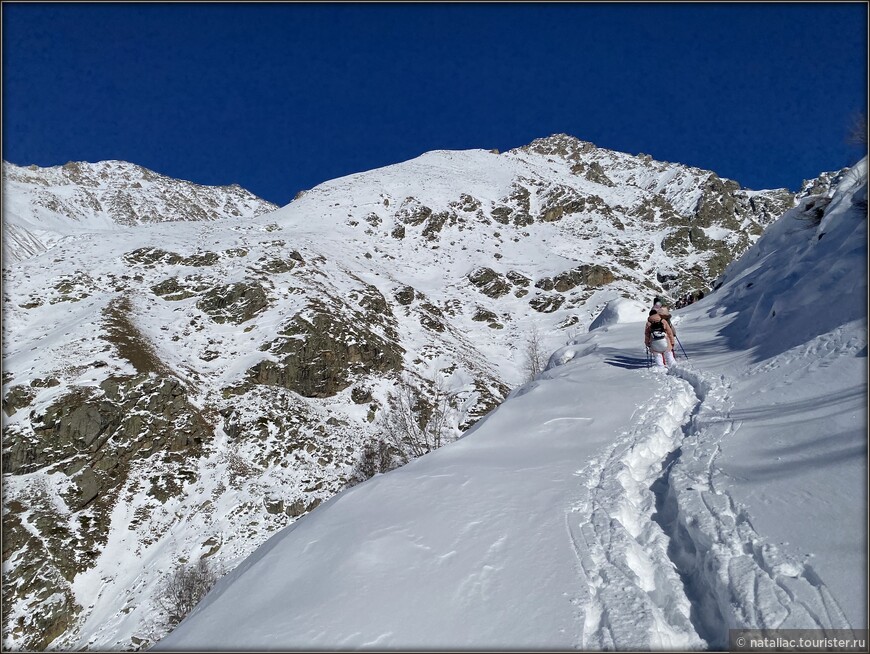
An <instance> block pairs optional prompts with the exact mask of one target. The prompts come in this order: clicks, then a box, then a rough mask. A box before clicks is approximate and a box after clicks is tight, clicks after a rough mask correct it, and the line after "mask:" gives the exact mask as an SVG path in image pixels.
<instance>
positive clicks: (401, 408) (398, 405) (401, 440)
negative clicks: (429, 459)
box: [380, 375, 453, 463]
mask: <svg viewBox="0 0 870 654" xmlns="http://www.w3.org/2000/svg"><path fill="white" fill-rule="evenodd" d="M430 385H431V389H429V392H428V393H426V394H425V395H424V393H423V392H422V391H420V390H418V389H417V388H415V387H414V385H413V383H412V382H411V379H410V377H409V376H408V375H403V376H402V377H400V378H399V381H398V383H397V384H396V392H395V394H394V395H393V397H392V398H391V401H390V406H389V407H387V408H386V410H385V411H384V413H383V414H382V418H381V422H380V426H381V429H382V430H383V434H384V441H385V443H386V444H387V446H389V447H391V448H392V449H393V450H394V452H395V453H396V455H397V456H398V457H399V458H400V459H402V463H407V462H408V461H410V460H411V459H415V458H417V457H418V456H422V455H424V454H426V453H428V452H431V451H432V450H436V449H438V448H439V447H441V446H442V445H443V444H444V442H445V440H446V437H447V435H448V433H449V427H450V425H449V419H450V412H451V408H452V401H453V396H452V395H451V394H450V393H448V392H447V391H446V389H445V388H444V385H443V383H442V382H440V381H438V382H430Z"/></svg>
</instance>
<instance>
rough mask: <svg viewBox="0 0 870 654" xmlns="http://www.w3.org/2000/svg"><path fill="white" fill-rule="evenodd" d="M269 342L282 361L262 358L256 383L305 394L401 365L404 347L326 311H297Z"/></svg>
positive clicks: (320, 393) (326, 392)
mask: <svg viewBox="0 0 870 654" xmlns="http://www.w3.org/2000/svg"><path fill="white" fill-rule="evenodd" d="M280 335H281V336H282V337H284V338H281V339H278V340H276V341H273V342H272V343H270V344H269V345H268V351H269V352H270V353H272V354H274V355H276V356H278V357H279V359H278V361H277V362H275V361H262V362H260V363H258V364H257V365H256V366H254V367H253V368H252V369H251V373H250V379H251V381H253V382H254V383H257V384H267V385H271V386H282V387H283V388H287V389H289V390H293V391H296V392H297V393H299V394H300V395H302V396H304V397H330V396H332V395H335V394H336V393H338V392H339V391H342V390H344V389H345V388H347V387H348V386H350V385H351V384H352V383H353V382H354V380H355V379H356V377H357V376H358V375H361V374H366V373H372V372H378V373H385V372H388V371H395V370H399V369H401V365H402V351H401V349H400V348H399V347H397V346H396V345H393V344H391V343H389V342H387V341H386V340H385V339H384V338H382V337H380V336H378V335H377V334H375V333H373V332H372V331H371V330H369V329H366V328H365V327H364V326H362V325H357V324H348V323H346V322H342V321H339V320H337V319H336V318H335V317H334V316H333V315H331V314H329V313H325V312H318V313H315V314H314V315H313V316H311V317H308V318H303V317H300V316H297V317H296V318H294V319H293V320H292V321H291V322H290V323H289V324H288V325H287V326H286V327H285V328H284V329H282V330H281V332H280Z"/></svg>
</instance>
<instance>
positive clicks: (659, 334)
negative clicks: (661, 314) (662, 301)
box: [649, 320, 668, 341]
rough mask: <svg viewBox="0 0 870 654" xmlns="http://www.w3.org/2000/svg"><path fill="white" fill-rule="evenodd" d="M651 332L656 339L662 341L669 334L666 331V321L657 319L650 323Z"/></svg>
mask: <svg viewBox="0 0 870 654" xmlns="http://www.w3.org/2000/svg"><path fill="white" fill-rule="evenodd" d="M649 333H650V336H651V337H652V340H654V341H660V340H661V339H663V338H665V337H666V336H667V335H668V334H667V332H666V331H665V321H664V320H657V321H655V322H651V323H650V327H649Z"/></svg>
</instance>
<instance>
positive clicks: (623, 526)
mask: <svg viewBox="0 0 870 654" xmlns="http://www.w3.org/2000/svg"><path fill="white" fill-rule="evenodd" d="M820 202H821V203H822V204H824V205H825V206H824V208H823V210H822V211H821V214H820V215H817V214H816V212H815V208H816V207H818V206H819V203H820ZM866 248H867V166H866V159H865V160H863V161H862V162H861V163H860V164H859V165H858V166H856V167H855V169H854V170H853V171H851V173H850V174H848V175H846V176H844V177H843V178H842V180H841V181H840V183H839V185H838V186H837V187H836V190H835V192H834V193H833V195H832V196H831V197H827V196H824V197H822V196H810V197H807V198H805V199H804V200H802V201H801V203H800V205H799V206H798V207H796V208H795V209H793V210H791V211H789V212H788V213H787V214H785V215H784V216H783V217H782V218H780V219H779V220H778V221H777V222H776V223H775V224H774V225H773V226H772V227H771V228H770V229H769V230H767V232H766V233H765V235H764V236H763V237H762V238H761V239H760V240H759V242H758V243H757V244H756V246H755V247H754V248H752V249H751V250H750V252H749V253H747V255H745V256H744V257H743V258H741V259H740V261H739V262H737V263H735V264H733V265H732V266H731V267H729V269H728V271H727V272H726V273H725V275H724V278H723V285H722V286H721V288H720V289H719V291H718V292H716V293H713V294H712V295H710V296H708V297H706V298H704V299H703V300H701V301H699V302H697V303H695V304H693V305H692V306H690V307H687V308H685V309H683V310H681V311H678V312H676V314H675V323H676V327H677V334H678V336H679V337H680V339H681V343H682V344H683V346H684V348H685V353H686V354H687V355H688V357H686V356H683V357H681V358H680V360H679V365H678V366H677V367H674V368H671V369H670V370H668V371H667V373H666V374H662V373H660V372H658V371H657V370H655V369H649V368H647V364H646V361H645V359H644V354H643V351H642V349H641V347H640V344H641V334H642V325H643V322H642V321H643V319H644V314H645V311H644V309H645V307H644V305H642V304H639V303H637V302H634V301H631V300H625V299H614V300H611V302H610V303H608V305H607V309H606V310H605V311H604V312H603V316H604V318H603V319H602V320H599V321H596V324H595V329H593V330H592V331H590V332H589V333H587V334H584V335H582V336H579V337H577V338H575V339H574V340H573V341H572V342H571V343H570V344H569V345H568V346H566V347H563V348H561V349H559V350H557V351H556V352H555V353H554V354H553V355H552V357H551V359H550V363H549V366H548V368H547V370H546V371H545V372H544V373H543V374H542V375H540V377H539V378H538V379H536V380H535V381H533V382H531V383H528V384H526V385H523V386H521V387H520V388H518V389H516V390H515V391H514V392H513V393H512V394H511V395H510V397H509V398H508V399H507V401H505V402H504V403H503V404H502V405H501V406H499V407H498V409H496V410H495V411H494V412H493V413H491V414H490V415H489V416H487V417H486V419H485V420H483V421H481V422H479V423H478V424H477V425H476V426H475V427H474V428H473V429H472V430H470V431H469V432H467V433H466V434H465V435H464V437H463V438H462V439H460V440H459V441H457V442H455V443H452V444H449V445H447V446H445V447H444V448H442V449H440V450H438V451H436V452H433V453H431V454H429V455H427V456H425V457H422V458H420V459H417V460H415V461H414V462H412V463H411V464H409V465H407V466H405V467H403V468H400V469H398V470H394V471H391V472H389V473H387V474H384V475H379V476H377V477H375V478H373V479H371V480H369V481H367V482H365V483H363V484H360V485H358V486H356V487H354V488H351V489H349V490H346V491H344V492H342V493H340V494H338V495H337V496H335V497H333V498H332V499H331V500H330V501H329V502H327V503H326V504H325V505H323V506H321V507H319V508H318V509H317V511H315V512H313V513H311V514H310V515H307V516H305V517H304V518H302V519H301V520H299V521H297V522H296V523H294V524H293V525H291V526H290V527H287V528H286V529H284V530H282V531H281V532H280V533H279V534H277V535H276V536H274V537H272V538H271V539H269V540H268V541H267V542H266V543H265V544H264V545H263V546H261V547H260V548H259V549H258V550H257V551H256V552H254V553H253V554H252V555H251V556H250V557H248V558H247V559H246V560H245V561H244V562H243V563H242V564H241V565H240V566H238V567H237V568H236V569H235V570H234V571H233V572H231V573H230V574H229V575H227V576H226V577H225V578H224V579H223V580H222V581H220V582H219V583H218V585H217V587H216V588H215V589H214V590H213V591H212V592H211V593H210V594H209V595H208V596H207V597H206V599H205V600H204V601H203V602H202V603H201V604H200V605H199V606H198V607H197V608H196V609H195V610H194V611H193V613H192V614H191V615H190V616H189V617H188V618H187V619H186V620H185V621H184V622H183V623H182V624H181V625H180V626H179V627H178V629H176V630H175V631H174V632H173V633H171V634H170V635H169V636H168V637H167V638H165V639H164V640H163V641H162V642H161V643H159V644H158V646H157V647H156V649H157V650H163V649H168V650H171V649H176V650H178V649H194V648H195V649H206V650H207V649H218V648H223V649H260V650H272V649H294V648H302V649H306V648H316V649H320V648H326V649H333V648H336V649H357V648H377V649H393V648H396V649H446V650H450V649H466V650H467V649H477V648H485V649H490V648H492V649H497V650H501V649H511V648H520V649H524V648H532V649H565V650H567V649H574V648H578V649H587V650H588V649H592V650H597V649H607V650H614V649H615V650H648V649H678V650H679V649H695V648H706V647H711V648H714V649H722V648H726V649H727V648H728V647H729V645H730V646H731V647H733V646H734V645H733V643H729V641H728V629H729V628H759V629H761V628H807V629H808V628H816V629H831V628H843V629H845V628H850V627H851V628H861V629H866V628H867V576H866V571H867V541H866V523H865V520H866V515H867V495H866V479H867V459H866V456H867V443H866V431H865V430H866V406H867V382H866V367H867V305H866V297H867V284H866V275H867V249H866ZM832 298H836V300H835V301H832ZM821 308H823V309H824V310H820V309H821ZM864 633H865V634H866V631H865V632H864Z"/></svg>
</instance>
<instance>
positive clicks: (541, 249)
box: [2, 135, 823, 649]
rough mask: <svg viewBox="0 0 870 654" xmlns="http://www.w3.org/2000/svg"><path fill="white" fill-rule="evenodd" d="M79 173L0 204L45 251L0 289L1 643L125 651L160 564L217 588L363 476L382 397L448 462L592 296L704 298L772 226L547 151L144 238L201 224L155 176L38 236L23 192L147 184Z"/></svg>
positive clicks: (604, 164) (406, 166)
mask: <svg viewBox="0 0 870 654" xmlns="http://www.w3.org/2000/svg"><path fill="white" fill-rule="evenodd" d="M85 169H86V170H91V171H93V170H96V171H98V174H97V175H96V177H94V176H93V175H91V174H88V175H87V176H86V177H85V179H86V181H87V183H85V182H82V185H80V186H78V185H74V184H71V185H69V186H66V185H64V184H62V183H61V182H60V181H58V179H67V177H66V176H67V175H68V174H69V173H68V172H63V171H62V170H60V169H52V170H54V174H56V175H57V176H59V177H58V178H57V179H55V178H54V177H45V180H46V181H45V184H44V185H40V184H39V183H37V182H34V183H30V182H28V183H26V184H25V182H24V181H21V180H13V179H11V178H7V181H6V188H5V191H6V193H5V194H4V202H5V203H6V207H9V208H10V209H9V213H10V215H12V216H13V217H15V216H17V218H16V220H17V221H18V222H14V221H13V223H12V224H16V225H23V224H24V223H25V222H26V223H27V224H28V225H30V227H28V228H27V229H28V234H31V235H34V238H39V239H47V237H46V236H45V234H46V233H48V232H51V235H52V236H51V238H52V239H54V240H52V241H51V245H52V247H51V248H50V249H49V250H47V251H44V252H41V253H36V254H34V256H31V257H29V258H27V259H23V260H21V261H19V262H18V263H16V264H15V265H12V266H8V267H6V268H5V269H4V319H5V320H4V365H3V380H2V381H3V412H4V422H3V424H4V427H3V454H4V456H3V473H4V493H5V495H4V497H5V501H6V505H5V514H4V538H5V539H6V540H5V543H6V546H5V547H4V575H5V576H4V581H5V583H4V588H3V592H4V602H3V610H4V615H3V620H4V625H5V626H6V628H5V629H4V633H5V634H6V635H7V640H6V643H7V644H8V645H9V646H10V647H15V648H30V649H43V648H46V647H49V646H51V647H54V648H70V649H78V648H81V647H91V648H104V649H105V648H108V649H116V648H135V647H140V646H143V647H144V646H146V645H147V644H148V643H149V642H152V641H153V640H154V639H155V638H156V637H159V636H160V635H162V633H163V631H161V629H162V627H161V626H160V625H161V624H162V623H161V620H163V619H164V618H165V617H166V616H165V611H162V609H161V608H160V606H159V605H158V599H159V598H160V597H161V593H162V583H163V581H164V580H165V579H166V577H167V575H169V574H170V573H171V572H172V571H173V570H174V569H175V568H176V567H177V566H178V565H180V564H181V563H183V562H186V561H196V560H199V559H200V558H205V559H207V560H208V561H210V562H212V563H214V565H215V566H217V567H221V568H226V569H231V568H233V567H234V566H235V565H236V564H237V563H238V562H239V561H241V560H242V559H244V558H245V557H246V556H247V555H248V554H250V553H251V552H252V551H253V550H254V548H256V547H257V546H258V545H260V544H261V543H263V542H264V541H265V540H266V539H267V538H268V537H269V536H270V535H271V534H274V533H275V532H276V531H277V530H279V529H280V528H282V527H284V526H287V525H289V524H291V523H293V522H294V521H295V520H296V519H297V518H298V517H299V516H301V515H303V514H306V513H307V512H309V511H311V510H312V509H314V507H316V506H317V505H318V504H319V503H321V502H323V501H325V500H328V499H329V498H331V497H333V496H334V495H335V494H336V493H338V492H340V491H342V490H343V489H346V488H347V487H349V486H352V485H354V484H356V483H358V482H359V481H361V480H362V479H364V478H367V477H369V476H371V474H372V470H371V469H370V466H368V465H367V464H366V465H363V464H364V463H365V462H364V461H363V460H362V458H363V457H362V454H363V453H364V452H366V451H367V448H371V447H372V446H373V445H374V441H376V440H377V439H379V438H383V437H384V434H385V432H388V431H389V428H390V425H391V424H393V422H392V421H393V420H394V419H395V418H396V416H401V415H402V411H401V408H400V404H399V400H400V399H401V398H402V397H403V392H404V391H403V389H404V390H407V391H408V393H410V401H409V402H407V403H406V405H407V406H409V407H410V409H411V412H412V413H413V414H414V415H413V416H411V418H412V422H415V423H420V424H429V423H430V422H431V421H432V416H433V415H439V416H442V417H444V418H445V421H444V428H443V429H442V430H439V432H438V437H440V438H442V439H444V440H448V441H449V440H452V439H453V438H455V437H456V436H457V435H458V434H460V433H462V432H463V431H465V430H466V429H468V428H469V427H471V426H472V425H474V424H475V423H476V422H477V421H478V420H479V419H480V418H481V417H483V416H484V415H486V414H487V413H488V412H489V411H490V410H491V409H493V408H494V407H496V406H497V405H498V404H499V403H501V402H502V400H503V399H504V397H506V396H507V394H508V393H509V391H510V389H511V388H513V387H516V386H517V385H518V384H521V383H522V382H523V380H524V377H525V373H524V368H525V364H526V358H527V354H528V352H529V347H528V344H529V343H530V342H531V341H533V340H534V337H535V334H537V335H538V338H539V340H540V342H539V345H540V348H541V349H543V350H544V351H546V352H551V351H553V350H554V349H556V348H557V347H560V346H562V345H564V344H565V342H566V341H567V340H570V339H571V338H573V337H576V336H578V335H580V334H582V333H584V332H585V331H587V327H588V325H590V323H591V320H592V318H593V317H595V316H596V315H597V314H598V313H599V312H600V310H601V309H602V308H603V307H604V306H605V305H606V304H607V303H608V302H610V301H612V300H614V299H617V298H633V299H638V300H640V301H643V302H646V301H648V300H649V299H650V298H651V297H652V295H653V294H661V293H664V294H666V295H670V296H671V297H672V298H675V297H677V296H678V295H682V294H683V293H685V292H689V291H694V290H704V291H709V285H710V284H712V283H713V281H714V280H715V279H716V278H717V277H718V276H719V275H720V274H721V273H722V271H723V270H724V268H725V266H726V265H727V264H728V263H730V262H731V261H732V260H733V258H734V256H736V255H738V254H740V253H742V252H743V251H744V250H745V249H746V248H747V247H749V245H750V244H751V243H753V242H754V241H755V240H757V238H758V235H759V234H760V233H761V232H762V231H763V227H764V226H766V225H768V224H769V223H770V222H771V221H772V220H773V219H774V218H775V217H776V216H777V215H778V214H779V213H781V212H782V211H785V210H786V209H788V208H791V207H792V206H793V204H794V196H793V195H792V194H791V193H789V192H788V191H785V190H777V191H747V190H742V189H740V188H739V187H738V185H737V184H736V183H734V182H731V181H729V180H722V179H720V178H719V177H717V176H716V175H715V174H714V173H711V172H709V171H702V170H698V169H694V168H688V167H685V166H681V165H677V164H669V163H662V162H657V161H654V160H652V159H650V158H649V157H645V156H638V157H634V156H630V155H627V154H622V153H617V152H612V151H608V150H604V149H600V148H596V147H595V146H593V145H592V144H590V143H585V142H583V141H578V140H577V139H573V138H571V137H567V136H564V135H557V136H553V137H550V138H547V139H541V140H539V141H535V142H534V143H532V144H531V145H529V146H527V147H524V148H520V149H517V150H514V151H511V152H506V153H503V154H496V153H493V152H487V151H482V150H479V151H466V152H449V151H442V152H431V153H427V154H425V155H423V156H421V157H419V158H417V159H414V160H412V161H409V162H405V163H402V164H398V165H395V166H389V167H386V168H382V169H378V170H373V171H369V172H365V173H360V174H357V175H351V176H348V177H345V178H341V179H338V180H334V181H331V182H327V183H324V184H322V185H320V186H318V187H316V188H314V189H311V190H310V191H308V192H306V193H304V194H303V195H302V196H301V197H299V198H298V199H296V200H295V201H294V202H292V203H291V204H290V205H288V206H286V207H283V208H281V209H279V210H276V211H274V212H271V213H268V214H263V215H256V216H255V215H253V214H255V213H258V212H259V210H260V209H261V208H262V205H258V204H257V201H256V200H255V199H250V200H243V199H239V200H238V204H232V203H231V202H230V200H228V199H224V200H221V202H224V203H225V204H222V205H221V206H222V207H223V206H226V204H229V206H230V209H228V211H229V213H231V214H232V207H235V208H236V209H237V210H238V212H239V215H238V217H235V218H233V217H225V218H219V219H216V220H197V221H191V220H181V221H179V222H171V223H167V222H160V221H155V222H151V221H146V220H145V216H146V215H147V216H156V217H170V216H171V217H179V218H183V217H185V216H188V217H189V216H200V217H201V216H202V215H208V216H210V215H212V214H209V211H210V209H208V207H210V206H211V207H212V208H214V207H213V206H212V205H210V204H209V203H208V202H206V200H205V199H203V198H204V197H206V196H203V195H201V194H196V195H195V197H194V196H193V195H191V196H190V203H191V206H192V205H195V204H197V203H199V202H202V203H203V204H204V207H203V208H202V214H201V213H200V212H198V211H193V210H191V211H187V210H185V212H183V213H182V214H175V213H172V212H171V211H169V209H167V208H166V207H168V205H167V204H165V203H166V202H168V200H167V199H166V198H167V197H176V196H174V195H171V194H170V195H167V193H168V192H164V191H160V192H157V190H156V189H157V187H159V188H163V186H160V185H159V184H157V182H154V184H155V187H152V188H151V189H150V190H153V191H154V192H155V193H156V197H155V198H152V196H151V193H150V192H149V193H148V194H146V196H143V197H146V198H147V202H146V200H142V204H141V206H140V205H139V204H136V205H135V207H134V208H135V216H137V218H136V219H135V220H131V221H129V222H131V223H133V224H129V225H124V226H123V227H118V226H117V225H116V224H115V222H111V221H110V217H111V216H110V215H109V214H108V213H106V212H105V211H102V210H100V211H98V210H96V209H94V210H93V211H90V210H88V211H85V210H84V209H81V211H80V212H79V213H76V211H79V209H77V208H76V207H81V206H84V205H83V204H82V203H80V202H78V200H76V203H73V202H72V200H70V201H69V202H68V203H67V204H64V205H62V207H61V209H59V211H63V212H66V214H68V215H67V217H66V218H64V219H63V220H61V219H60V217H59V216H60V215H61V214H59V213H57V211H54V210H53V211H54V212H53V213H50V214H46V213H45V211H46V208H45V206H43V204H40V203H41V202H42V199H44V196H43V195H42V194H41V190H40V189H42V186H46V187H47V188H49V189H55V191H52V192H53V193H56V195H57V196H58V197H61V198H66V197H73V198H90V197H95V198H96V200H97V201H98V202H99V205H100V206H101V207H104V206H107V205H108V204H109V201H108V200H107V199H106V198H103V197H102V196H99V194H96V191H94V188H99V189H104V188H105V189H109V188H110V187H111V188H115V189H116V191H117V192H119V193H120V192H123V193H130V194H133V193H134V192H136V193H138V191H140V190H142V189H145V187H146V186H147V184H146V181H148V180H145V181H143V178H141V177H140V176H139V175H140V172H137V171H141V170H142V169H137V168H135V167H131V166H129V165H126V164H121V165H120V168H118V164H116V163H115V162H109V163H104V164H95V165H94V168H93V169H92V168H89V167H85ZM99 171H103V172H105V173H106V175H107V177H106V180H109V181H111V182H112V184H116V183H117V185H116V186H112V185H111V184H109V181H105V183H104V182H103V181H99V180H101V179H102V177H101V174H102V173H101V172H99ZM118 171H121V172H123V171H127V172H125V173H124V175H127V177H124V175H122V174H121V172H118ZM37 172H38V171H37ZM25 174H29V173H25V172H23V171H21V170H20V169H18V170H17V171H15V175H18V176H21V175H25ZM82 174H83V175H84V173H82ZM28 179H29V178H28ZM125 180H126V181H125ZM170 181H173V180H170ZM168 183H169V182H167V184H168ZM136 184H139V185H140V186H141V187H142V189H138V188H135V187H136ZM161 184H162V182H161ZM184 184H185V183H182V182H178V183H177V184H172V185H171V186H172V188H173V189H175V190H177V191H178V193H182V189H184V188H187V187H185V186H184ZM95 185H96V186H95ZM61 191H62V192H61ZM105 192H106V193H107V194H108V195H107V196H106V197H107V198H110V197H113V196H112V191H109V190H106V191H105ZM184 192H185V193H186V191H184ZM197 193H199V191H197ZM203 193H205V191H203ZM89 194H91V195H89ZM137 197H138V196H137ZM209 197H210V196H209ZM245 197H248V198H250V196H247V195H245V194H244V192H241V191H239V198H245ZM812 197H823V196H812ZM178 202H180V200H179V201H178ZM245 202H250V204H248V205H244V203H245ZM131 203H132V200H131ZM152 203H153V206H161V207H164V209H160V210H154V211H150V210H149V211H145V210H144V209H142V208H141V207H144V206H146V205H147V206H152ZM161 203H162V204H161ZM73 205H74V206H73ZM243 205H244V206H247V207H248V209H243ZM58 206H60V205H58ZM63 207H67V208H63ZM258 207H259V208H258ZM13 209H14V211H13ZM248 210H250V213H248ZM112 220H118V219H117V217H116V218H114V219H112ZM40 221H41V222H40ZM68 221H72V222H73V223H76V224H77V225H79V224H80V225H81V226H82V228H81V229H79V228H78V227H76V228H75V229H71V228H69V224H71V223H68ZM37 223H38V224H39V225H41V226H40V227H39V229H38V230H37V229H33V230H31V227H32V226H33V225H36V224H37ZM40 243H41V244H42V245H49V243H47V241H46V240H40ZM34 248H35V249H34V251H37V250H39V247H36V246H34ZM403 377H404V379H405V380H406V383H403V382H401V381H400V380H401V379H402V378H403ZM438 398H443V399H445V402H446V404H440V403H439V400H438ZM439 407H440V408H439ZM405 445H406V444H404V443H403V444H400V446H396V447H394V448H393V449H392V450H391V451H389V452H387V458H389V459H390V460H389V461H384V460H383V459H382V460H381V462H380V464H379V465H381V467H390V466H393V465H396V464H397V463H398V462H400V461H401V459H402V457H403V454H405V453H406V452H405V451H404V450H402V448H403V447H405Z"/></svg>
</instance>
